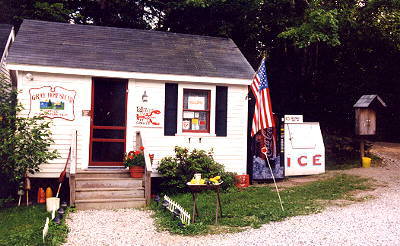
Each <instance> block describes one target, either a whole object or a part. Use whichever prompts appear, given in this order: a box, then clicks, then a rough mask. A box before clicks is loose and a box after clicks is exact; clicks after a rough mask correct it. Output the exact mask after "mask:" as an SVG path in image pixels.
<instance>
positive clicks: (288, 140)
mask: <svg viewBox="0 0 400 246" xmlns="http://www.w3.org/2000/svg"><path fill="white" fill-rule="evenodd" d="M284 138H285V142H284V146H285V152H284V153H285V176H297V175H311V174H320V173H324V172H325V147H324V142H323V140H322V134H321V130H320V127H319V124H318V123H315V122H305V123H299V122H296V123H286V122H285V136H284Z"/></svg>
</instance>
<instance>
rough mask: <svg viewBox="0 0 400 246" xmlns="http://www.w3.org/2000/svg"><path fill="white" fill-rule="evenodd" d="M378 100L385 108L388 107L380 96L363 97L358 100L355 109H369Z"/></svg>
mask: <svg viewBox="0 0 400 246" xmlns="http://www.w3.org/2000/svg"><path fill="white" fill-rule="evenodd" d="M375 99H377V100H378V101H379V102H380V103H381V105H382V106H383V107H386V103H385V102H384V101H383V100H382V99H381V98H380V97H379V96H378V95H363V96H361V97H360V99H358V101H357V102H356V104H354V106H353V107H354V108H367V107H369V106H370V105H371V104H372V102H373V101H374V100H375Z"/></svg>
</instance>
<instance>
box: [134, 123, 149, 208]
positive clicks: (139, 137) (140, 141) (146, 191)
mask: <svg viewBox="0 0 400 246" xmlns="http://www.w3.org/2000/svg"><path fill="white" fill-rule="evenodd" d="M140 146H143V147H144V150H143V155H144V160H145V163H146V164H145V167H144V180H143V181H144V197H145V199H146V204H147V205H149V204H150V199H151V172H152V171H153V167H152V163H151V159H150V155H149V151H148V149H147V146H148V145H147V144H146V141H145V138H144V137H143V132H140V131H137V132H136V149H139V148H140Z"/></svg>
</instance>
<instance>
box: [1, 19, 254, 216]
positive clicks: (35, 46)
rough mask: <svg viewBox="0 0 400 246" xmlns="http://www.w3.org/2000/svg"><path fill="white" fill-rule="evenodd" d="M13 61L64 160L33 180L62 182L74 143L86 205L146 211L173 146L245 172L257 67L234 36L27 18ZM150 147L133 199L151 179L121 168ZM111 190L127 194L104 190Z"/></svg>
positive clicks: (29, 103) (77, 199)
mask: <svg viewBox="0 0 400 246" xmlns="http://www.w3.org/2000/svg"><path fill="white" fill-rule="evenodd" d="M7 64H8V65H7V67H8V69H10V70H12V71H15V73H16V74H17V77H16V80H17V81H16V82H17V84H18V89H19V90H21V93H20V95H19V102H21V103H22V104H23V106H24V107H25V110H24V112H23V113H24V114H25V115H34V114H42V113H45V114H46V117H48V118H49V119H51V120H52V133H53V139H54V141H55V144H54V145H53V146H52V148H54V149H57V150H58V152H59V153H60V155H61V157H60V158H58V159H55V160H53V161H50V162H49V163H43V165H41V169H40V172H39V173H37V174H35V175H34V177H46V178H57V177H58V176H59V174H60V172H61V171H62V169H63V168H64V165H65V162H66V159H67V156H68V152H69V148H70V147H71V148H72V161H71V164H70V168H69V170H70V175H71V178H70V185H71V202H72V203H75V204H76V205H77V206H78V208H82V209H85V208H116V207H131V206H142V205H143V204H144V201H145V200H144V198H146V199H147V201H148V199H149V197H150V193H149V192H150V183H151V182H150V180H151V177H154V176H157V175H158V174H157V171H156V168H157V165H158V162H159V161H160V160H161V159H162V158H163V157H165V156H170V155H173V154H174V152H173V150H174V146H187V147H189V148H198V149H205V150H210V149H213V151H214V157H215V159H216V160H217V161H218V162H220V163H222V164H224V165H225V168H226V170H227V171H232V172H237V173H239V174H244V173H246V158H247V129H248V128H247V119H248V112H247V108H248V101H247V97H246V96H247V94H248V85H249V84H250V83H251V78H252V75H253V73H254V70H253V69H252V67H251V66H250V65H249V63H248V62H247V60H246V59H245V57H244V56H243V55H242V53H241V52H240V50H239V49H238V48H237V46H236V45H235V44H234V42H233V41H232V40H231V39H227V38H216V37H206V36H196V35H187V34H177V33H168V32H158V31H147V30H136V29H122V28H111V27H100V26H90V25H75V24H65V23H53V22H44V21H35V20H24V22H23V23H22V26H21V28H20V30H19V32H18V35H17V37H16V40H15V42H14V45H13V46H12V48H11V51H10V55H9V57H8V63H7ZM142 144H143V145H144V147H145V156H146V168H145V172H146V175H145V177H144V181H145V182H144V183H145V184H146V185H145V187H144V188H143V187H141V189H143V190H144V194H142V193H143V192H142V191H140V189H136V188H135V189H136V190H135V191H132V194H136V196H135V197H134V198H132V195H127V194H128V193H129V192H128V193H127V190H129V189H130V188H132V187H134V186H135V185H137V184H140V185H139V186H141V183H142V182H136V181H132V179H130V180H128V179H127V178H125V174H126V171H125V170H122V171H121V170H120V169H118V168H119V167H122V166H123V163H122V157H123V154H124V153H125V152H128V151H130V150H134V149H135V148H136V146H137V145H142ZM149 154H154V161H153V162H152V164H151V162H150V160H149V158H148V155H149ZM113 175H114V176H113ZM104 177H108V179H104ZM110 177H111V178H110ZM102 178H103V180H102ZM88 179H91V182H89V180H88ZM95 179H96V180H95ZM111 179H120V180H119V181H115V180H114V181H115V182H114V181H113V180H111ZM93 180H95V181H93ZM110 180H111V181H110ZM113 182H114V183H113ZM135 182H136V183H135ZM115 183H118V185H115ZM121 183H123V184H121ZM110 188H114V190H117V191H118V192H125V193H120V194H119V195H118V194H117V196H114V197H107V196H105V195H104V193H103V194H102V195H101V196H100V194H97V193H96V192H101V191H102V190H104V191H107V189H110ZM119 188H124V189H125V190H124V189H122V190H121V189H120V190H118V189H119ZM132 189H133V188H132ZM117 191H116V192H117ZM141 192H142V193H141ZM114 193H115V192H114ZM96 194H97V195H96ZM129 194H130V193H129ZM137 194H139V195H137Z"/></svg>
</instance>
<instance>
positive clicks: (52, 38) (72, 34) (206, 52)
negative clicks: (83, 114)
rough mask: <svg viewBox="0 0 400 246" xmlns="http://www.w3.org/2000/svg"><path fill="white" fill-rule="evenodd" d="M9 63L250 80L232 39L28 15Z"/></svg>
mask: <svg viewBox="0 0 400 246" xmlns="http://www.w3.org/2000/svg"><path fill="white" fill-rule="evenodd" d="M7 61H8V63H9V64H26V65H41V66H57V67H68V68H85V69H100V70H112V71H125V72H142V73H157V74H176V75H192V76H208V77H225V78H239V79H251V77H252V75H253V73H254V70H253V69H252V67H251V66H250V64H249V63H248V62H247V60H246V59H245V57H244V56H243V55H242V53H241V52H240V50H239V49H238V48H237V46H236V45H235V43H234V42H233V41H232V40H231V39H228V38H216V37H208V36H197V35H187V34H177V33H169V32H159V31H148V30H137V29H125V28H114V27H102V26H91V25H76V24H66V23H55V22H45V21H36V20H24V22H23V23H22V25H21V28H20V29H19V32H18V35H17V37H16V40H15V42H14V44H13V46H12V48H11V51H10V55H9V57H8V58H7Z"/></svg>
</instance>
